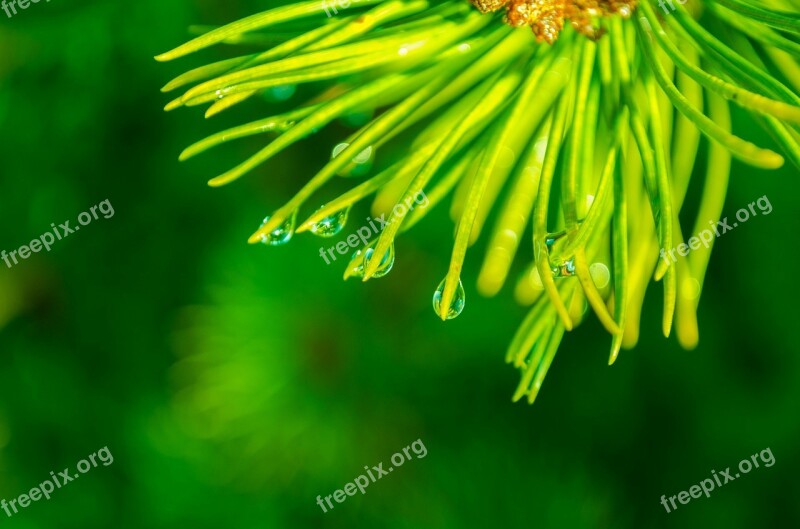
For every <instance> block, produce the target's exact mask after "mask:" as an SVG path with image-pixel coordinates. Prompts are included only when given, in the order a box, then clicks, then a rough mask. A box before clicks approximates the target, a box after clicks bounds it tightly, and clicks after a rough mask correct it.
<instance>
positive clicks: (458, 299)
mask: <svg viewBox="0 0 800 529" xmlns="http://www.w3.org/2000/svg"><path fill="white" fill-rule="evenodd" d="M445 281H447V278H444V279H442V282H441V283H439V286H438V287H437V288H436V292H434V293H433V311H434V312H435V313H436V314H437V316H438V315H439V309H440V308H441V303H442V295H443V294H444V284H445ZM466 298H467V294H466V292H465V291H464V285H463V284H461V280H460V279H459V280H458V287H457V288H456V293H455V295H454V296H453V302H452V303H451V304H450V308H449V310H448V311H447V319H448V320H452V319H453V318H457V317H458V315H459V314H461V311H463V310H464V304H465V302H466Z"/></svg>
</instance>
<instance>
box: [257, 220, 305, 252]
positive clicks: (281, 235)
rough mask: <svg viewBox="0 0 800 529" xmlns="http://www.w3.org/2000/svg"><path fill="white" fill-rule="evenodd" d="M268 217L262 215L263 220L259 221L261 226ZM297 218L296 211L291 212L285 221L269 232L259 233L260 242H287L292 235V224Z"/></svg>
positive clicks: (281, 243) (277, 243) (277, 244)
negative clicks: (265, 233)
mask: <svg viewBox="0 0 800 529" xmlns="http://www.w3.org/2000/svg"><path fill="white" fill-rule="evenodd" d="M269 219H270V218H269V217H268V216H267V217H264V222H262V223H261V226H262V227H263V226H264V225H265V224H266V223H267V221H268V220H269ZM296 219H297V212H294V213H292V216H291V217H289V219H288V220H286V222H284V223H283V224H281V225H280V226H278V227H277V228H275V229H274V230H272V231H271V232H270V233H269V234H267V235H264V234H262V235H261V242H262V244H266V245H267V246H281V245H283V244H286V243H287V242H289V240H290V239H291V238H292V235H294V225H295V221H296Z"/></svg>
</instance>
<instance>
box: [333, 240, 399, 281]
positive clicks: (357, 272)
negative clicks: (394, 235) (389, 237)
mask: <svg viewBox="0 0 800 529" xmlns="http://www.w3.org/2000/svg"><path fill="white" fill-rule="evenodd" d="M377 243H378V241H377V239H376V240H374V241H372V242H371V243H369V244H368V245H367V247H366V248H362V249H360V250H356V252H355V253H354V254H353V256H352V257H351V258H350V264H348V265H347V270H345V273H344V277H345V279H347V278H348V277H351V276H355V277H364V272H365V270H366V269H367V266H368V265H369V262H370V260H371V259H372V257H373V254H374V253H375V245H376V244H377ZM393 266H394V243H392V244H391V245H389V249H388V250H386V253H385V254H383V258H382V259H381V262H380V264H379V265H378V269H377V270H376V271H375V273H374V274H372V277H374V278H378V277H383V276H385V275H386V274H388V273H389V272H391V271H392V267H393Z"/></svg>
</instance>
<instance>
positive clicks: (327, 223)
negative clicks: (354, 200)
mask: <svg viewBox="0 0 800 529" xmlns="http://www.w3.org/2000/svg"><path fill="white" fill-rule="evenodd" d="M323 207H324V206H323ZM349 214H350V207H349V206H348V207H346V208H345V209H342V210H339V211H337V212H336V213H333V214H332V215H328V216H327V217H325V218H324V219H322V220H321V221H319V222H317V223H316V224H314V225H313V226H311V233H313V234H314V235H318V236H320V237H333V236H334V235H338V234H339V232H341V231H342V229H344V225H345V224H347V216H348V215H349Z"/></svg>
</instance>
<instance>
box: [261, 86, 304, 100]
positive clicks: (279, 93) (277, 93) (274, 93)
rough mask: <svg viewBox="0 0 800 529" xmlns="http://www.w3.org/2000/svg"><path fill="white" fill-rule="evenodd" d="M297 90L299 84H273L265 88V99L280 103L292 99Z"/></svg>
mask: <svg viewBox="0 0 800 529" xmlns="http://www.w3.org/2000/svg"><path fill="white" fill-rule="evenodd" d="M296 91H297V85H293V84H284V85H280V86H273V87H271V88H267V89H266V90H264V99H266V100H267V101H270V102H272V103H279V102H281V101H286V100H288V99H291V97H292V96H293V95H294V93H295V92H296Z"/></svg>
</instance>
